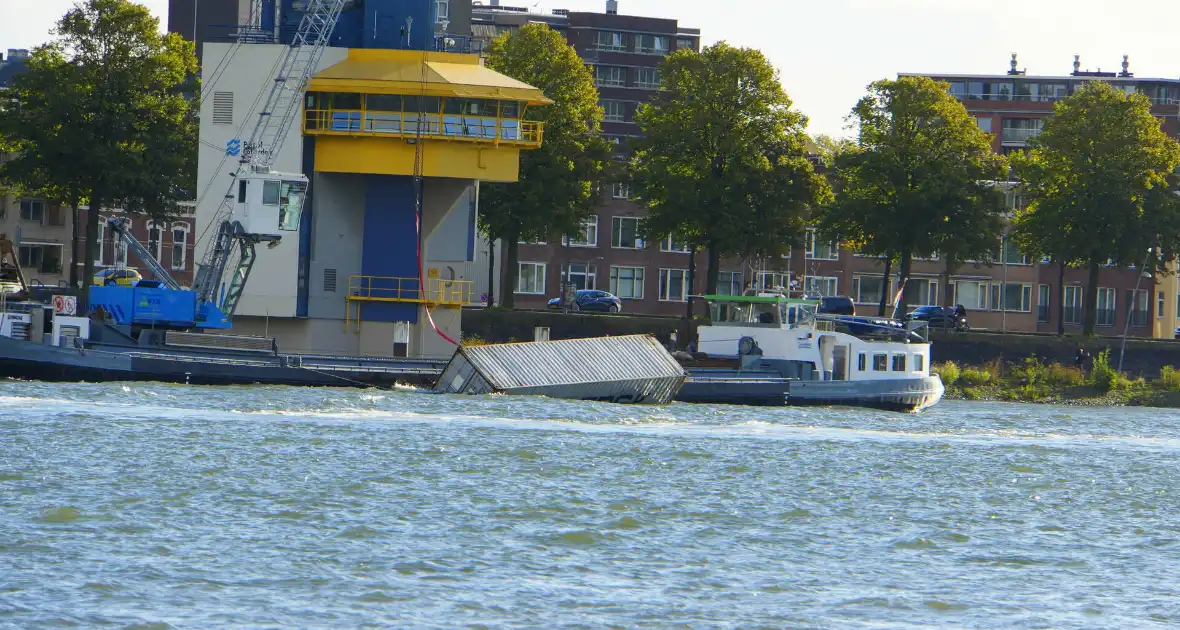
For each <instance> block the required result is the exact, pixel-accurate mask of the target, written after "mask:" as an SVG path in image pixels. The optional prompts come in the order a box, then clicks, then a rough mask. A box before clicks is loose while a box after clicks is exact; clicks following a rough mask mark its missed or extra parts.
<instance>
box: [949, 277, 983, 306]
mask: <svg viewBox="0 0 1180 630" xmlns="http://www.w3.org/2000/svg"><path fill="white" fill-rule="evenodd" d="M987 286H988V284H987V282H981V281H979V280H956V281H955V282H954V292H955V295H954V299H953V301H954V303H955V304H962V305H963V307H964V308H967V309H969V310H979V311H982V310H987V297H988V288H987Z"/></svg>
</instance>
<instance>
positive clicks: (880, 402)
mask: <svg viewBox="0 0 1180 630" xmlns="http://www.w3.org/2000/svg"><path fill="white" fill-rule="evenodd" d="M944 389H945V388H944V387H943V384H942V379H940V378H939V377H938V376H923V377H920V378H905V379H883V380H866V381H792V382H791V390H790V404H791V405H792V406H798V407H804V406H835V405H842V406H849V407H869V408H873V409H884V410H887V411H902V412H914V411H921V410H923V409H925V408H927V407H930V406H931V405H934V404H936V403H938V401H939V400H942V395H943V392H944Z"/></svg>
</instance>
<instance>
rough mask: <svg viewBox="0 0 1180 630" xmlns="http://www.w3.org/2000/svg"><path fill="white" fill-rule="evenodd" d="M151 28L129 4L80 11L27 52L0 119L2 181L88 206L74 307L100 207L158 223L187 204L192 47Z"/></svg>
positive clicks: (113, 2)
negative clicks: (13, 152)
mask: <svg viewBox="0 0 1180 630" xmlns="http://www.w3.org/2000/svg"><path fill="white" fill-rule="evenodd" d="M159 31H160V25H159V21H158V20H156V19H155V18H154V17H152V15H151V13H150V12H148V10H147V9H146V8H144V7H143V6H140V5H138V4H134V3H132V2H130V1H128V0H84V1H82V2H79V4H77V5H76V6H75V7H74V8H73V9H71V10H70V11H69V12H67V13H66V14H65V16H64V17H62V19H61V20H60V21H59V22H58V23H57V27H56V29H55V30H54V33H53V34H54V38H53V40H52V41H50V42H49V43H47V44H45V45H44V46H41V47H39V48H37V49H36V50H35V51H34V52H33V54H32V55H31V58H30V59H29V63H28V70H27V72H25V73H24V74H22V75H20V76H18V77H16V78H15V79H14V81H13V86H12V88H11V90H10V91H9V93H8V96H9V97H11V98H12V103H11V104H10V105H9V106H8V107H5V108H4V109H3V110H0V133H3V134H5V135H6V136H7V137H8V138H9V139H10V141H12V142H13V143H14V145H15V147H16V149H17V153H18V157H17V158H16V159H15V160H14V161H13V162H10V163H8V164H5V165H4V176H5V177H7V178H9V179H10V181H13V182H14V183H16V184H18V185H20V186H21V187H22V188H24V189H26V190H51V191H55V192H56V194H58V195H61V196H63V197H64V199H65V200H66V201H71V202H76V201H83V200H84V201H86V202H88V204H89V207H90V211H89V212H88V213H87V221H86V228H85V229H86V243H87V251H86V252H85V253H84V255H83V256H84V261H85V263H84V264H85V267H84V271H83V277H82V285H83V293H82V302H83V303H84V304H87V303H88V302H89V300H88V298H89V285H90V278H91V277H93V275H94V260H95V258H96V256H97V253H98V247H99V243H98V242H97V241H98V221H99V212H100V211H101V210H102V209H103V208H105V207H108V204H119V205H121V206H122V207H124V208H125V209H127V210H128V211H130V212H142V213H147V214H150V215H154V216H168V215H170V214H173V213H174V212H175V211H176V205H175V203H176V202H177V201H179V200H182V199H186V198H191V197H192V188H193V185H194V183H195V179H196V175H195V163H194V158H193V156H194V155H195V153H196V151H195V149H196V138H197V133H196V124H195V118H194V115H193V112H191V111H190V103H189V100H188V99H187V98H186V97H185V94H184V89H185V87H186V86H187V87H191V84H189V83H188V81H189V80H190V78H191V76H193V75H194V73H195V72H196V69H197V60H196V57H195V55H194V53H193V50H194V49H193V44H191V43H189V42H186V41H184V40H183V39H182V38H181V37H180V36H179V35H177V34H168V35H161V34H160V32H159Z"/></svg>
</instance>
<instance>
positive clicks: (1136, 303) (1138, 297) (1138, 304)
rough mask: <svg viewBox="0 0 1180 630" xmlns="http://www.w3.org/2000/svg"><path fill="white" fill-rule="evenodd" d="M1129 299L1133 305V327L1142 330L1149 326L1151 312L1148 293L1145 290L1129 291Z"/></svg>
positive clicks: (1131, 314)
mask: <svg viewBox="0 0 1180 630" xmlns="http://www.w3.org/2000/svg"><path fill="white" fill-rule="evenodd" d="M1127 299H1128V300H1129V301H1130V304H1131V313H1130V316H1131V322H1130V323H1131V325H1132V326H1135V327H1137V328H1142V327H1144V326H1146V325H1147V321H1148V319H1149V318H1150V315H1151V311H1150V310H1149V307H1148V300H1149V297H1148V293H1147V291H1146V290H1145V289H1139V290H1128V291H1127Z"/></svg>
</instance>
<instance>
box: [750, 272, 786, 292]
mask: <svg viewBox="0 0 1180 630" xmlns="http://www.w3.org/2000/svg"><path fill="white" fill-rule="evenodd" d="M790 282H791V276H790V274H786V273H781V272H778V271H759V272H758V276H757V279H756V282H755V284H756V287H757V288H758V289H761V290H763V291H772V290H782V291H785V290H786V289H787V287H788V286H790Z"/></svg>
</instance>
